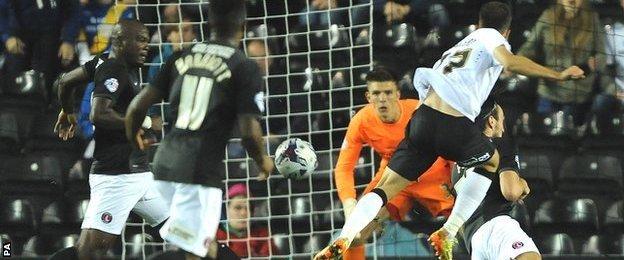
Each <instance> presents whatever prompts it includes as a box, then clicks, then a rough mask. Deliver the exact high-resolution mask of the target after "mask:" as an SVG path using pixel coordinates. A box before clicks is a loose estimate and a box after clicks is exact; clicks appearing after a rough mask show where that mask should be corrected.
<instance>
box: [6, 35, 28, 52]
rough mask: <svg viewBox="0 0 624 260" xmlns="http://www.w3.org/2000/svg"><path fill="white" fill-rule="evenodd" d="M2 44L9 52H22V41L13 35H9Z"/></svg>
mask: <svg viewBox="0 0 624 260" xmlns="http://www.w3.org/2000/svg"><path fill="white" fill-rule="evenodd" d="M4 45H5V47H6V50H7V52H9V53H11V54H24V42H22V40H20V39H19V38H17V37H15V36H13V37H9V39H7V41H6V43H5V44H4Z"/></svg>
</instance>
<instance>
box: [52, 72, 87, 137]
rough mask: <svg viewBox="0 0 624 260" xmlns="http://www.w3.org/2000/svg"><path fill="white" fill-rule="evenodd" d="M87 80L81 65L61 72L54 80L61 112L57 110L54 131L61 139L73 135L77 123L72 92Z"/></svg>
mask: <svg viewBox="0 0 624 260" xmlns="http://www.w3.org/2000/svg"><path fill="white" fill-rule="evenodd" d="M88 80H89V77H88V75H87V73H86V72H85V71H84V69H83V68H82V67H79V68H76V69H74V70H72V71H70V72H67V73H64V74H61V75H60V76H59V77H58V79H57V80H56V81H55V82H54V84H55V85H56V87H57V89H58V100H59V103H60V104H61V112H59V115H58V119H57V120H56V124H54V132H55V133H57V134H58V136H59V138H61V139H63V140H67V139H69V138H72V137H74V133H75V131H76V126H77V124H78V123H77V120H76V114H75V113H74V93H75V92H76V91H75V90H76V87H77V86H78V85H80V84H84V83H86V82H87V81H88Z"/></svg>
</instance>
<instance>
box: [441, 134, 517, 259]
mask: <svg viewBox="0 0 624 260" xmlns="http://www.w3.org/2000/svg"><path fill="white" fill-rule="evenodd" d="M492 141H493V142H494V143H495V144H496V149H497V150H498V152H499V154H500V156H501V157H500V162H499V170H498V172H499V173H500V172H503V171H509V170H510V171H515V172H517V173H518V174H519V173H520V169H519V165H518V164H519V162H518V146H517V144H516V143H515V140H514V139H513V138H512V137H510V136H508V135H507V134H504V135H503V137H502V138H493V139H492ZM453 174H455V175H456V174H458V173H457V172H453ZM459 177H461V176H457V175H456V176H453V178H452V179H453V184H454V185H455V184H456V182H457V180H459V179H460V178H459ZM513 207H514V203H513V202H510V201H507V199H505V197H503V194H502V192H501V189H500V176H499V175H498V174H496V175H495V176H494V178H493V179H492V184H491V185H490V188H489V190H488V191H487V194H486V196H485V198H484V199H483V202H481V205H479V207H478V208H477V210H476V211H475V213H473V214H472V216H471V217H470V218H469V219H468V220H467V221H466V222H465V223H464V227H463V230H462V232H461V236H462V239H463V240H464V243H465V245H466V247H467V249H468V252H471V241H470V240H471V238H472V235H473V234H474V233H475V232H476V231H477V230H478V229H479V227H481V226H482V225H483V224H485V222H488V221H490V220H491V219H493V218H495V217H498V216H502V215H510V214H511V211H512V209H513Z"/></svg>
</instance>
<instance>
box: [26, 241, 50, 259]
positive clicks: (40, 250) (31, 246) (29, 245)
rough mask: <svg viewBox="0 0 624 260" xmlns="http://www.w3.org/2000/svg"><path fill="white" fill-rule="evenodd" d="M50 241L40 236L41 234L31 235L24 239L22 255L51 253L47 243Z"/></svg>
mask: <svg viewBox="0 0 624 260" xmlns="http://www.w3.org/2000/svg"><path fill="white" fill-rule="evenodd" d="M50 242H51V241H49V240H47V239H45V238H43V237H41V236H33V237H31V238H29V239H28V241H26V244H24V248H23V249H22V256H31V257H32V256H37V255H47V254H49V253H51V252H50V251H51V248H50V246H49V243H50Z"/></svg>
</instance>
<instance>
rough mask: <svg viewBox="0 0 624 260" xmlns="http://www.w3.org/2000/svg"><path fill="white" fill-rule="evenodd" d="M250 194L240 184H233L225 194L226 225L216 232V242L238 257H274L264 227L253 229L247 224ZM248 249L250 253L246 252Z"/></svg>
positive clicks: (275, 249) (269, 239)
mask: <svg viewBox="0 0 624 260" xmlns="http://www.w3.org/2000/svg"><path fill="white" fill-rule="evenodd" d="M250 197H251V194H250V193H249V191H248V190H247V186H246V185H245V184H242V183H238V184H234V185H232V186H230V187H229V188H228V192H227V200H226V202H227V210H226V212H227V223H225V224H222V225H221V226H220V227H219V230H217V240H218V241H219V242H222V243H227V244H228V246H229V247H230V249H231V250H232V251H234V253H236V255H238V256H239V257H258V256H269V255H275V254H276V252H277V248H275V246H273V245H272V243H271V237H270V236H269V231H268V229H267V228H266V227H255V226H253V225H252V224H250V223H249V216H250V215H251V214H250V213H252V212H251V210H250V209H251V207H250V205H249V200H248V199H249V198H250ZM247 249H250V250H251V251H248V250H247Z"/></svg>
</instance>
